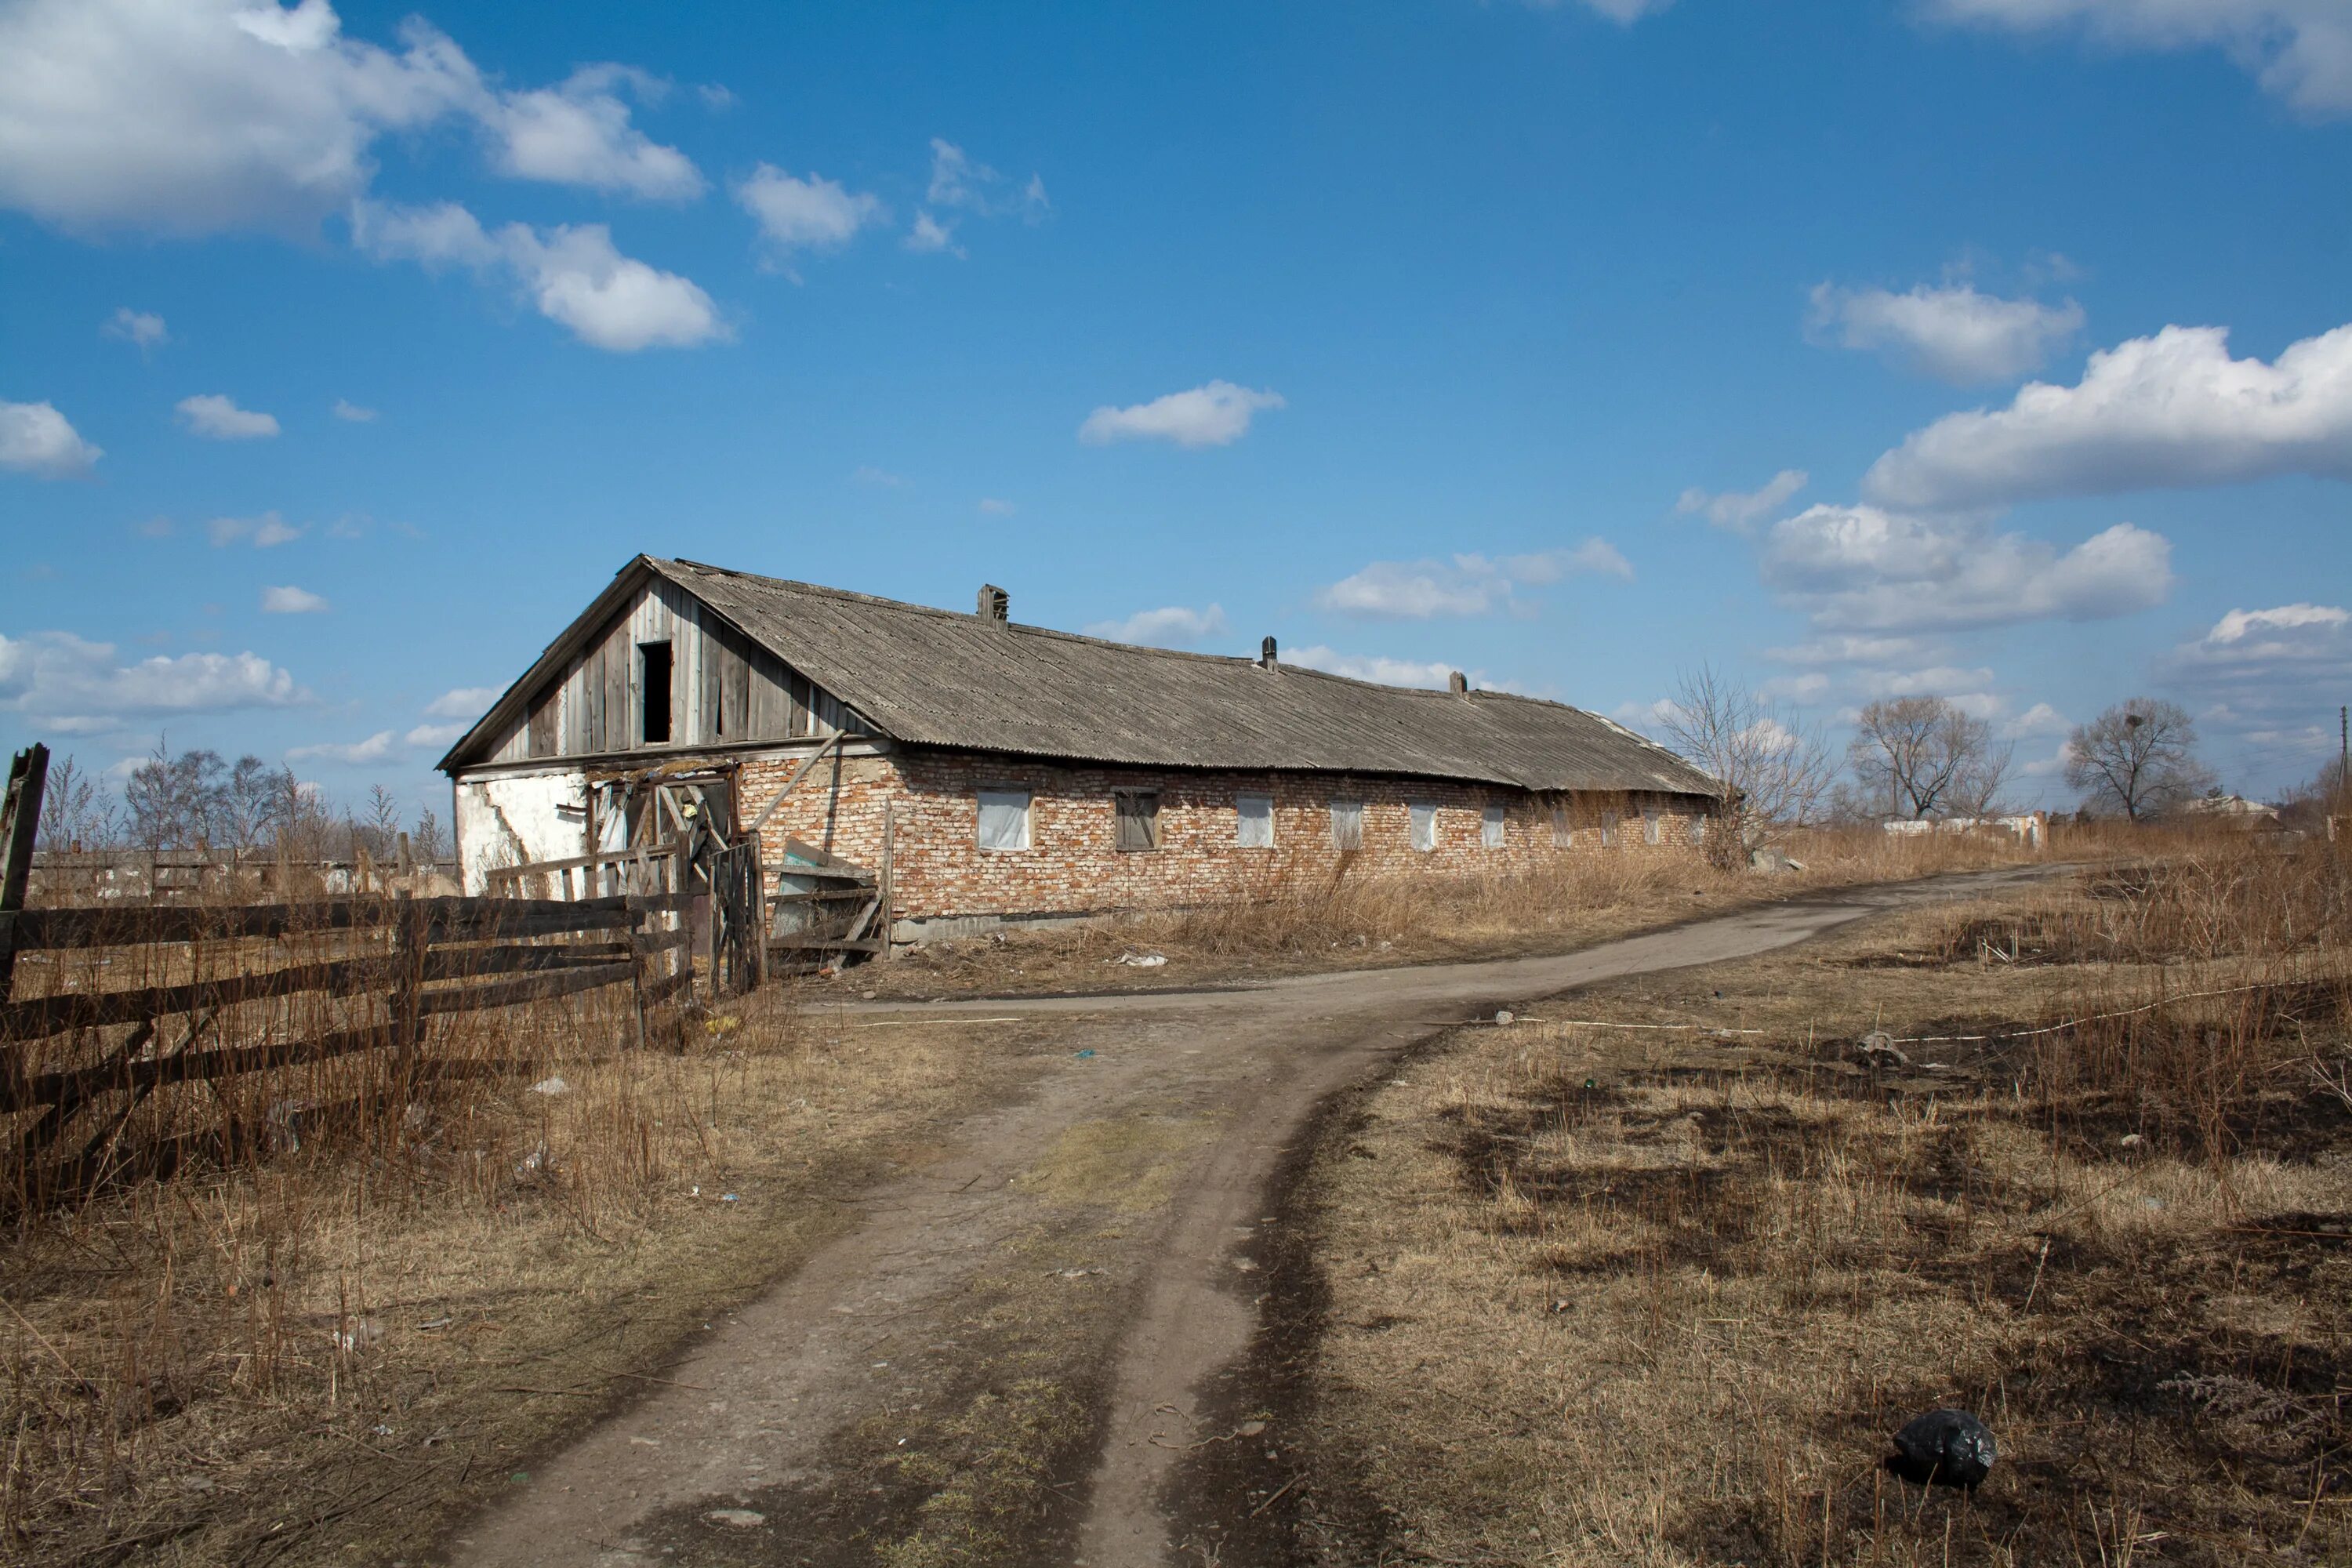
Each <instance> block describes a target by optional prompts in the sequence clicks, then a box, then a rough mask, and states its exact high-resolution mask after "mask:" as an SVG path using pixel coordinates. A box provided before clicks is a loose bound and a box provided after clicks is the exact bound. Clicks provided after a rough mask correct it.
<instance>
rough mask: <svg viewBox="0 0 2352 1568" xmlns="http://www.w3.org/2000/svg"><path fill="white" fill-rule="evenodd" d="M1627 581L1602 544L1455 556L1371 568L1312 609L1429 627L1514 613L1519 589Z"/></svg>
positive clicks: (1624, 567)
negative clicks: (1593, 578) (1583, 577)
mask: <svg viewBox="0 0 2352 1568" xmlns="http://www.w3.org/2000/svg"><path fill="white" fill-rule="evenodd" d="M1594 573H1597V574H1602V575H1606V576H1612V577H1624V578H1630V577H1632V576H1633V565H1632V563H1629V562H1627V561H1626V559H1625V557H1624V556H1623V555H1622V554H1620V553H1619V552H1618V551H1617V548H1616V547H1615V546H1614V545H1612V544H1611V543H1610V542H1608V541H1607V540H1605V539H1588V540H1586V541H1585V542H1583V543H1581V544H1580V545H1577V546H1575V547H1574V548H1572V549H1565V550H1548V551H1542V552H1537V553H1534V554H1528V555H1510V556H1506V557H1504V558H1503V559H1502V560H1500V561H1496V560H1492V559H1490V558H1488V557H1486V556H1484V555H1456V556H1454V557H1452V558H1451V559H1449V560H1445V561H1375V562H1373V563H1371V564H1370V565H1369V566H1366V567H1365V568H1364V569H1363V570H1362V571H1360V572H1356V573H1353V574H1349V575H1348V576H1346V577H1343V578H1341V579H1340V580H1339V582H1337V583H1334V584H1331V585H1330V586H1329V587H1328V588H1325V589H1324V590H1322V591H1321V592H1320V593H1318V595H1316V596H1315V602H1316V603H1317V604H1318V605H1320V606H1321V607H1322V608H1324V609H1326V610H1329V611H1332V612H1334V613H1336V614H1339V615H1343V616H1366V617H1369V618H1371V619H1378V620H1416V621H1418V620H1429V619H1431V618H1433V617H1434V616H1483V615H1487V614H1490V613H1491V612H1493V611H1496V610H1502V609H1510V608H1514V607H1516V606H1517V605H1518V603H1519V601H1518V600H1517V598H1516V597H1515V592H1516V590H1517V588H1519V587H1522V586H1533V585H1540V584H1547V583H1557V582H1559V581H1560V580H1561V579H1562V578H1564V577H1568V576H1572V575H1580V574H1594Z"/></svg>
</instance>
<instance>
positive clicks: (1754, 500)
mask: <svg viewBox="0 0 2352 1568" xmlns="http://www.w3.org/2000/svg"><path fill="white" fill-rule="evenodd" d="M1810 478H1811V476H1810V475H1808V474H1807V473H1806V472H1805V470H1804V469H1802V468H1783V469H1781V470H1780V472H1779V473H1777V474H1774V475H1773V476H1772V477H1771V478H1770V479H1767V480H1766V481H1765V482H1764V485H1763V488H1762V489H1753V490H1724V491H1722V492H1720V493H1719V494H1713V495H1710V494H1709V493H1708V492H1706V490H1703V489H1699V488H1698V487H1697V486H1696V485H1694V486H1692V487H1691V488H1690V489H1686V490H1685V491H1683V493H1682V495H1681V497H1680V499H1678V500H1676V501H1675V510H1676V511H1678V512H1680V513H1682V514H1683V515H1684V516H1685V517H1688V516H1690V515H1691V514H1692V513H1694V512H1698V513H1703V514H1705V516H1706V520H1707V521H1709V522H1711V523H1713V524H1715V526H1716V527H1717V528H1723V529H1728V530H1730V531H1732V532H1734V533H1746V532H1748V531H1749V530H1750V529H1752V528H1754V527H1755V526H1756V524H1757V523H1759V522H1760V521H1763V520H1764V519H1765V518H1767V517H1769V516H1770V515H1771V514H1772V513H1774V512H1776V511H1778V510H1780V508H1781V507H1782V506H1783V505H1785V504H1786V503H1787V502H1788V500H1789V498H1790V496H1793V495H1795V494H1796V493H1797V492H1798V491H1799V490H1801V489H1804V488H1805V484H1806V481H1807V480H1808V479H1810Z"/></svg>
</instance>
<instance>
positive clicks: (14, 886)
mask: <svg viewBox="0 0 2352 1568" xmlns="http://www.w3.org/2000/svg"><path fill="white" fill-rule="evenodd" d="M48 781H49V749H48V748H47V746H44V745H42V744H40V743H39V742H34V743H33V744H32V745H29V746H27V747H26V748H25V749H24V750H23V751H21V752H17V753H16V760H15V761H14V762H12V763H9V764H8V796H7V800H6V802H5V804H4V805H0V1002H5V1001H6V1000H8V995H9V990H10V988H11V987H12V986H13V985H15V984H16V911H17V910H21V909H23V908H24V907H25V893H26V887H27V885H28V884H29V883H30V882H31V881H32V877H33V841H34V839H35V838H37V837H38V836H39V834H40V831H41V792H42V790H43V789H44V788H46V787H47V784H48Z"/></svg>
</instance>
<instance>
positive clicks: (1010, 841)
mask: <svg viewBox="0 0 2352 1568" xmlns="http://www.w3.org/2000/svg"><path fill="white" fill-rule="evenodd" d="M979 793H980V847H982V849H997V850H1011V849H1026V848H1028V847H1029V792H1028V791H1027V790H1025V789H984V790H982V791H980V792H979Z"/></svg>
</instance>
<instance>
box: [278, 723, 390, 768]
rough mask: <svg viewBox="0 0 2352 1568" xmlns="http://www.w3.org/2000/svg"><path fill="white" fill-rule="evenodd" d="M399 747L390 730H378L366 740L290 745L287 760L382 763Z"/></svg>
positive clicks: (291, 761) (299, 761) (294, 761)
mask: <svg viewBox="0 0 2352 1568" xmlns="http://www.w3.org/2000/svg"><path fill="white" fill-rule="evenodd" d="M397 749H398V746H397V742H395V741H394V738H393V733H392V731H389V730H378V731H376V732H375V733H374V734H373V735H370V736H369V737H368V738H367V739H366V740H364V741H351V742H334V741H319V742H312V743H311V744H310V745H307V746H289V747H287V748H286V760H287V761H288V762H289V763H380V762H383V760H384V759H385V758H387V757H389V756H391V755H392V754H393V752H394V751H395V750H397Z"/></svg>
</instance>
